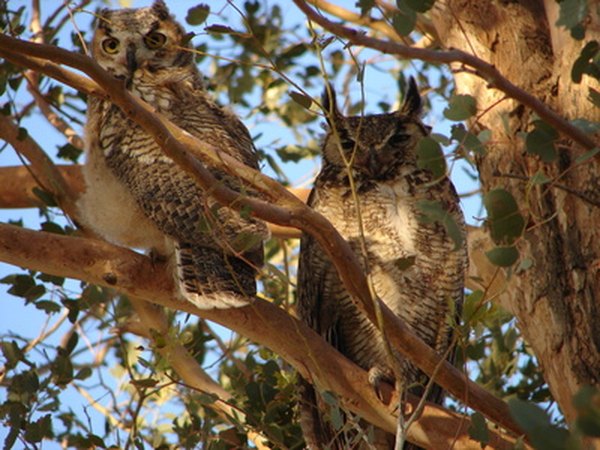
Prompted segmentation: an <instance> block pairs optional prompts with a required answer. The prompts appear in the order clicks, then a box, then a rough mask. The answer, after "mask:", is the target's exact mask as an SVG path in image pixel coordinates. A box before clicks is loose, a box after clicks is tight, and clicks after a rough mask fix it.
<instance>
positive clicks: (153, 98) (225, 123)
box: [78, 1, 268, 308]
mask: <svg viewBox="0 0 600 450" xmlns="http://www.w3.org/2000/svg"><path fill="white" fill-rule="evenodd" d="M91 49H92V57H93V58H94V59H95V60H96V61H97V62H98V64H99V65H100V66H102V67H103V68H104V69H105V70H107V71H108V72H109V73H111V74H112V75H114V77H115V82H117V83H125V86H126V87H127V89H128V90H129V91H130V92H131V93H132V94H133V95H135V96H138V97H139V98H141V99H142V100H144V101H145V102H146V103H148V104H149V105H150V106H151V107H153V109H154V110H155V111H156V112H157V113H158V114H161V115H163V116H165V117H167V118H168V119H170V120H171V121H172V122H174V123H175V124H176V125H177V126H179V127H180V128H182V129H183V130H185V131H186V132H188V133H190V134H191V135H193V136H195V137H196V138H198V139H199V140H201V141H203V142H206V143H208V144H210V145H212V146H214V147H216V148H218V149H219V151H221V152H225V153H227V154H228V155H230V156H232V157H234V158H236V159H237V160H238V161H240V162H242V163H244V164H246V165H248V166H250V167H252V168H254V169H258V157H257V154H256V151H255V148H254V145H253V143H252V139H251V137H250V134H249V132H248V130H247V129H246V127H245V126H244V125H243V124H242V122H241V121H240V120H239V119H238V117H237V116H236V115H235V114H234V113H233V112H231V111H230V110H228V109H226V108H223V107H222V106H220V105H218V104H217V103H215V101H214V100H213V99H212V98H211V96H210V95H209V94H208V93H207V92H206V91H205V90H204V88H203V84H202V78H201V76H200V73H199V71H198V69H197V67H196V66H195V64H194V54H193V51H192V49H191V47H190V44H189V36H188V35H187V34H186V32H185V30H184V29H183V27H182V26H181V25H180V24H179V23H178V22H177V21H176V20H175V19H174V18H173V17H172V16H171V14H170V13H169V10H168V8H167V6H166V5H165V3H164V2H163V1H155V2H154V4H153V5H152V6H150V7H148V8H137V9H120V10H103V11H101V12H100V13H99V15H98V18H97V27H96V31H95V33H94V36H93V39H92V44H91ZM85 136H86V163H85V166H84V176H85V181H86V192H85V194H83V195H82V197H81V199H80V200H79V203H78V206H79V208H80V210H81V212H82V217H83V221H84V222H85V223H84V225H86V226H88V227H90V228H92V229H93V230H95V231H96V232H97V233H98V234H100V235H101V236H103V237H104V238H105V239H107V240H109V241H112V242H114V243H116V244H120V245H124V246H128V247H133V248H140V249H149V250H153V253H154V254H160V255H162V256H164V257H165V258H167V259H168V260H169V261H170V262H171V264H170V267H172V268H173V275H174V278H175V285H176V287H177V289H176V293H175V294H176V295H177V296H178V297H180V298H182V299H185V300H187V301H190V302H192V303H193V304H194V305H196V306H197V307H199V308H229V307H238V306H243V305H246V304H248V302H249V301H251V300H252V298H253V297H254V295H255V294H256V281H255V277H256V273H257V271H258V269H259V268H260V266H261V265H262V262H263V247H262V242H263V240H264V239H265V238H266V237H267V234H268V232H267V228H266V226H265V224H264V223H262V222H260V221H258V220H257V219H255V218H253V217H252V216H251V215H248V214H244V215H243V216H242V215H240V213H239V212H237V211H234V210H232V209H229V208H227V207H223V206H221V205H219V204H218V203H217V202H216V201H215V200H214V199H213V198H212V197H211V196H210V195H209V193H207V192H204V191H203V190H202V188H201V187H200V186H199V185H198V184H197V183H196V181H195V180H194V179H193V178H192V177H191V176H190V175H188V174H187V173H186V172H185V171H184V170H183V169H182V168H180V167H179V166H178V165H177V164H176V163H175V162H174V161H173V160H171V159H170V158H169V157H168V156H167V155H166V154H164V153H163V151H162V150H161V149H160V147H159V146H158V145H157V144H156V142H155V141H154V139H153V138H152V137H151V136H150V135H148V134H147V133H146V132H144V130H143V129H142V128H141V127H140V126H138V125H137V124H136V123H135V122H133V121H132V120H130V119H129V118H128V117H127V116H126V115H125V114H124V113H123V112H122V111H121V110H120V109H119V108H118V107H117V106H115V105H113V104H112V103H111V102H110V101H107V100H104V99H97V98H92V97H90V99H89V101H88V116H87V123H86V127H85ZM212 173H213V175H214V176H215V178H216V179H217V180H218V182H219V183H222V184H224V185H226V186H227V187H229V188H231V189H234V190H236V191H240V192H241V191H242V190H245V188H244V186H242V184H241V182H240V180H238V179H237V178H234V177H232V176H230V175H228V174H227V173H225V172H223V171H218V170H212Z"/></svg>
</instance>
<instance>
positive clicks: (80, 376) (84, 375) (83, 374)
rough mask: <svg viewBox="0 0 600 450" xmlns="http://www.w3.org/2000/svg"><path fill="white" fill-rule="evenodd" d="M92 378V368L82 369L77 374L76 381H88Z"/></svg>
mask: <svg viewBox="0 0 600 450" xmlns="http://www.w3.org/2000/svg"><path fill="white" fill-rule="evenodd" d="M91 376H92V369H91V368H90V367H82V368H81V369H79V371H78V372H77V373H76V374H75V379H77V380H86V379H88V378H89V377H91Z"/></svg>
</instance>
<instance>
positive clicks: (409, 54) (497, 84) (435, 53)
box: [294, 0, 598, 150]
mask: <svg viewBox="0 0 600 450" xmlns="http://www.w3.org/2000/svg"><path fill="white" fill-rule="evenodd" d="M294 3H295V4H296V6H297V7H298V8H299V9H300V10H301V11H302V12H303V13H304V14H306V16H307V17H308V18H309V19H310V20H312V21H313V22H315V23H317V24H319V25H320V26H322V27H323V28H324V29H325V30H327V31H329V32H330V33H332V34H335V35H336V36H339V37H343V38H345V39H348V41H350V42H351V43H352V44H355V45H360V46H363V47H369V48H372V49H375V50H379V51H380V52H382V53H388V54H393V55H398V56H401V57H403V58H407V59H420V60H422V61H427V62H431V63H440V64H450V63H461V64H464V65H465V66H467V67H471V68H473V69H475V71H476V73H477V75H478V76H480V77H481V78H483V79H485V80H486V82H487V83H488V85H489V86H490V87H493V88H496V89H498V90H500V91H502V92H504V93H505V94H506V95H507V96H509V97H511V98H513V99H515V100H517V101H519V102H521V103H522V104H524V105H525V106H527V107H529V108H531V109H532V110H533V111H535V112H536V113H537V114H538V116H540V118H542V119H543V120H544V121H545V122H547V123H548V124H549V125H552V127H554V128H555V129H556V130H557V131H559V132H560V133H562V134H564V135H565V136H567V137H569V138H571V139H573V140H574V141H575V142H577V143H579V144H580V145H582V146H583V147H585V148H586V149H588V150H591V149H593V148H594V147H596V146H598V143H597V142H596V141H594V139H592V138H590V137H589V136H588V135H587V134H585V133H584V132H583V131H582V130H580V129H579V128H577V127H576V126H574V125H572V124H571V123H569V122H568V121H567V120H565V119H564V118H563V117H562V116H560V115H559V114H557V113H556V112H554V111H553V110H552V109H550V108H549V107H548V106H547V105H546V104H544V102H541V101H540V100H538V99H537V98H536V97H534V96H533V95H531V94H530V93H528V92H527V91H525V90H523V89H521V88H519V87H517V86H515V85H514V84H512V83H511V82H510V81H508V80H507V79H506V78H505V77H504V76H503V75H502V74H501V73H500V72H499V71H498V70H497V69H496V68H495V67H494V66H493V65H492V64H489V63H488V62H486V61H484V60H482V59H479V58H477V57H476V56H474V55H471V54H469V53H466V52H464V51H462V50H444V51H439V50H428V49H423V48H415V47H409V46H406V45H402V44H399V43H397V42H392V41H382V40H381V39H377V38H373V37H370V36H367V35H366V34H365V33H364V32H361V31H358V30H355V29H352V28H348V27H345V26H343V25H340V24H338V23H334V22H332V21H330V20H328V19H327V18H326V17H324V16H323V15H321V14H319V13H318V12H317V11H315V10H314V9H312V8H311V7H310V6H308V5H307V4H306V1H304V0H294Z"/></svg>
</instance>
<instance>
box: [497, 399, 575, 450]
mask: <svg viewBox="0 0 600 450" xmlns="http://www.w3.org/2000/svg"><path fill="white" fill-rule="evenodd" d="M508 408H509V410H510V414H511V415H512V416H513V418H514V419H515V420H516V421H517V423H518V424H519V425H520V426H521V428H523V430H525V432H526V433H527V437H529V440H530V441H531V443H532V444H533V446H534V448H539V449H544V450H564V449H565V448H566V443H567V439H568V438H569V432H568V431H567V430H565V429H563V428H559V427H557V426H554V425H552V423H551V422H550V417H549V416H548V414H546V413H545V412H544V411H543V410H542V409H541V408H539V407H538V406H536V405H534V404H532V403H530V402H526V401H524V400H520V399H518V398H512V399H510V400H509V401H508Z"/></svg>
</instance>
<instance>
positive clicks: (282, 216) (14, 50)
mask: <svg viewBox="0 0 600 450" xmlns="http://www.w3.org/2000/svg"><path fill="white" fill-rule="evenodd" d="M421 51H423V50H421ZM0 56H3V57H5V58H6V59H9V60H10V61H11V62H13V63H15V64H18V65H24V66H26V67H29V68H34V67H33V66H35V67H37V68H39V69H40V70H42V71H44V73H46V74H47V75H49V76H53V75H52V74H54V75H57V76H58V77H60V79H61V80H68V81H70V82H71V83H72V84H70V85H71V86H73V87H75V88H76V89H79V88H83V89H84V90H86V89H87V92H88V93H92V92H93V93H94V95H99V96H100V97H103V98H108V100H110V101H111V102H112V103H114V104H115V105H117V106H118V107H119V108H121V110H122V111H123V112H124V113H125V114H126V115H127V116H128V117H129V118H130V119H131V120H133V121H135V122H136V123H137V124H138V125H139V126H141V127H142V128H143V129H144V131H146V132H147V133H148V134H149V135H150V136H152V137H153V138H154V139H155V141H156V142H157V143H158V144H159V145H160V146H161V148H162V150H163V151H164V152H165V153H166V154H167V155H168V156H169V157H170V158H172V159H173V160H174V161H175V162H176V163H177V164H179V165H180V166H181V168H182V169H183V170H186V171H187V172H189V173H190V174H191V175H192V176H193V177H194V179H195V180H196V181H197V182H198V184H199V185H200V186H202V188H203V189H204V190H205V191H206V192H208V193H209V194H210V195H212V196H213V197H214V198H215V199H216V200H217V201H218V202H219V203H221V204H223V205H225V206H228V207H231V208H234V209H238V210H239V209H241V208H243V207H245V208H249V209H250V210H251V212H252V214H253V215H255V216H257V217H259V218H261V219H263V220H266V221H269V222H273V223H275V224H278V225H284V226H291V227H295V228H299V229H301V230H302V231H304V232H306V233H308V234H310V235H311V236H313V237H314V238H315V239H316V240H317V242H319V244H320V245H321V247H322V249H323V250H324V251H325V253H326V254H327V255H328V257H329V258H330V259H331V261H332V262H333V264H334V266H335V268H336V270H337V272H338V274H339V276H340V279H341V280H342V282H343V283H344V285H345V286H346V288H347V290H348V292H349V293H350V295H351V298H352V300H353V301H355V302H356V304H357V306H358V307H359V308H360V309H361V311H362V312H364V313H365V314H366V315H367V317H368V318H369V319H370V320H371V321H372V322H373V323H377V319H376V315H375V308H374V304H373V300H372V298H371V295H370V292H369V289H368V285H367V281H366V278H365V275H364V273H363V271H362V268H361V266H360V264H359V262H358V259H357V257H356V255H355V254H354V252H353V251H352V249H351V248H350V246H349V245H348V243H347V242H346V241H345V240H344V239H343V238H342V237H341V236H340V235H339V233H338V232H337V231H336V230H335V228H334V227H333V226H332V225H331V224H330V223H329V222H328V221H327V220H326V219H325V218H324V217H323V216H322V215H320V214H318V213H316V212H315V211H313V210H312V209H311V208H308V207H307V206H306V205H305V204H304V203H302V202H301V201H300V200H298V199H297V198H296V197H294V196H293V195H292V194H290V193H288V192H287V191H286V190H285V189H284V188H283V187H282V186H281V185H280V184H279V183H278V182H276V181H275V180H273V179H271V178H269V177H267V176H265V175H263V174H261V173H260V172H257V171H255V170H253V169H251V168H249V167H247V166H245V165H243V164H242V163H240V162H238V161H236V160H235V159H234V158H232V157H230V156H229V155H227V154H224V153H222V152H220V151H219V149H217V148H215V147H213V146H210V145H208V144H207V143H204V142H201V141H199V140H198V139H196V138H194V137H193V136H192V135H190V134H189V133H186V132H184V131H183V130H181V129H179V128H178V127H177V126H175V125H174V124H173V123H171V122H170V121H169V120H167V119H166V118H165V117H162V116H161V115H159V114H155V113H153V112H152V110H151V108H150V107H149V106H148V105H147V104H146V103H144V102H143V101H141V100H140V99H139V98H136V97H134V96H132V95H131V93H129V92H128V91H127V90H126V88H125V86H124V84H123V83H120V82H119V81H117V80H115V79H114V78H113V77H112V76H111V75H110V74H108V73H107V72H106V71H104V70H103V69H102V68H101V67H100V66H98V64H97V63H96V62H95V61H93V60H92V59H91V58H88V57H86V56H84V55H80V54H76V53H72V52H68V51H66V50H64V49H61V48H58V47H53V46H49V45H41V44H34V43H30V42H25V41H22V40H19V39H14V38H11V37H8V36H5V35H0ZM31 57H33V58H31ZM40 58H47V59H48V60H52V61H56V62H57V63H60V64H65V65H68V66H70V67H73V68H75V69H78V70H80V71H82V72H84V73H86V74H87V75H88V76H90V77H91V78H92V79H93V80H94V81H95V82H96V83H97V85H96V83H93V82H91V81H89V80H86V79H85V78H83V77H80V76H75V75H74V74H73V73H71V72H69V71H67V70H65V69H63V68H61V67H60V66H58V65H57V64H54V63H51V62H49V61H43V63H41V62H40ZM81 78H83V80H84V81H85V83H83V84H82V83H81ZM77 80H79V81H80V82H79V83H78V82H77ZM98 85H99V86H101V87H100V88H99V87H98ZM200 161H202V162H203V163H205V164H208V165H209V166H211V167H218V168H220V169H223V170H226V171H227V172H228V173H230V174H232V175H234V176H237V177H239V178H240V179H242V180H244V181H245V182H246V183H247V184H248V185H250V186H252V187H253V188H254V189H256V190H257V191H259V192H260V194H261V197H262V198H261V199H258V198H255V197H247V196H243V195H240V194H239V193H237V192H234V191H232V190H230V189H228V188H227V187H226V186H224V185H223V184H222V183H217V182H216V180H215V178H214V176H213V175H212V173H211V172H210V171H209V170H208V169H207V168H206V167H204V166H203V165H202V163H201V162H200ZM264 199H267V200H268V201H265V200H264ZM269 201H270V202H271V203H270V202H269ZM131 289H133V290H136V289H138V290H139V289H140V288H139V287H138V288H136V287H135V286H134V287H131ZM145 292H146V293H147V294H148V295H150V298H152V295H151V293H148V292H147V291H145ZM140 296H141V297H147V295H140ZM260 304H262V302H257V303H255V304H254V305H253V307H256V305H260ZM178 305H179V306H176V307H177V308H179V309H185V308H191V306H190V305H187V304H178ZM379 307H380V308H381V311H382V313H383V326H384V327H385V329H386V333H387V337H388V339H389V341H390V343H391V344H392V345H393V346H394V347H395V348H396V349H397V350H398V351H399V352H400V353H401V354H402V355H403V356H405V357H407V358H409V359H410V360H411V361H412V362H414V363H415V365H417V366H418V367H419V368H420V369H421V370H423V371H424V372H425V373H427V374H428V375H430V376H431V374H432V373H433V372H434V370H435V369H436V367H437V366H438V365H439V364H441V370H440V371H439V373H438V375H437V376H436V382H437V383H438V384H440V385H441V386H442V387H443V388H445V389H446V390H447V391H449V392H450V393H451V394H453V395H454V396H455V397H456V398H457V399H459V400H460V401H462V402H465V403H466V404H467V405H469V406H471V407H472V408H473V409H476V410H478V411H481V412H482V413H483V414H485V415H486V416H487V417H489V418H490V419H491V420H493V421H494V422H496V423H498V424H499V425H501V426H503V427H505V428H507V429H509V430H511V431H513V432H514V433H515V434H517V435H520V434H522V431H521V430H520V428H519V426H518V425H517V424H516V422H515V421H514V420H513V419H512V418H511V416H510V413H509V410H508V406H507V405H506V403H504V402H503V401H502V400H500V399H498V398H496V397H494V396H493V395H492V394H490V393H489V392H487V391H485V390H484V389H483V388H482V387H480V386H479V385H477V384H475V383H474V382H472V381H471V380H469V379H468V378H467V377H466V375H465V374H463V373H462V372H461V371H459V370H458V369H456V368H455V367H453V366H452V365H451V364H449V363H448V362H446V361H442V359H441V357H440V356H439V355H438V354H437V353H436V352H435V351H434V350H433V349H431V347H429V346H428V345H427V344H425V343H424V342H423V341H422V340H421V339H419V338H418V337H417V336H416V335H415V334H414V333H413V332H412V331H411V330H410V329H409V328H408V326H407V325H406V324H405V323H404V322H403V321H402V320H400V319H399V318H398V317H397V316H396V315H395V314H394V313H393V312H392V311H391V310H390V309H389V308H388V307H387V306H386V305H385V304H383V303H382V302H379ZM238 311H246V308H242V309H240V310H233V312H230V311H222V312H219V313H207V314H213V315H215V316H217V317H216V318H215V319H214V320H216V321H217V322H218V321H219V318H218V316H220V315H221V314H222V315H224V316H228V315H229V314H235V313H236V312H238ZM240 320H242V318H240ZM275 323H276V324H277V325H278V326H282V323H281V322H275ZM282 328H283V329H286V327H282ZM242 333H243V332H242ZM246 336H249V335H248V334H246ZM280 354H281V353H280ZM281 355H282V356H283V357H284V358H286V354H281ZM287 356H289V355H287ZM286 359H287V358H286ZM333 376H334V377H336V376H339V372H338V371H336V372H335V373H334V374H333Z"/></svg>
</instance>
